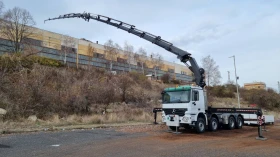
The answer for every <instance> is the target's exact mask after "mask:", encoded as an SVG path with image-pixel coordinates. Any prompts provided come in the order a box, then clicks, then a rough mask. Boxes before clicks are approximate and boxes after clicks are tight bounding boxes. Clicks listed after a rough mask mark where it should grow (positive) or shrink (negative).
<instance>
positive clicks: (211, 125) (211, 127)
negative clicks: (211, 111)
mask: <svg viewBox="0 0 280 157" xmlns="http://www.w3.org/2000/svg"><path fill="white" fill-rule="evenodd" d="M208 125H209V130H210V131H217V130H218V127H219V122H218V119H217V118H215V117H212V118H211V119H210V121H209V124H208Z"/></svg>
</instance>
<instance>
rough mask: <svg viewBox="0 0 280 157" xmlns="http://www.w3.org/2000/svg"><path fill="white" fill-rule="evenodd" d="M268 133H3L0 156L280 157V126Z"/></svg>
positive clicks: (146, 129)
mask: <svg viewBox="0 0 280 157" xmlns="http://www.w3.org/2000/svg"><path fill="white" fill-rule="evenodd" d="M268 129H269V132H264V136H266V137H268V140H267V141H258V140H256V139H255V137H256V135H257V130H256V128H254V127H248V126H247V127H244V128H243V129H238V130H219V131H217V132H206V133H204V134H196V133H195V132H193V131H183V133H181V134H173V133H168V132H167V128H166V127H165V126H162V125H161V126H159V125H157V126H155V125H148V126H135V127H122V128H111V129H109V128H107V129H94V130H74V131H61V132H40V133H29V134H11V135H1V136H0V156H1V157H2V156H3V157H23V156H24V157H25V156H26V157H32V156H34V157H35V156H36V157H41V156H44V157H45V156H52V157H56V156H59V157H61V156H79V157H80V156H81V157H83V156H90V157H92V156H98V157H101V156H114V157H126V156H199V157H202V156H254V157H256V156H262V157H263V156H270V157H271V156H279V154H280V132H279V131H280V128H279V126H277V125H274V126H269V127H268Z"/></svg>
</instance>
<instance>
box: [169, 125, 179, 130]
mask: <svg viewBox="0 0 280 157" xmlns="http://www.w3.org/2000/svg"><path fill="white" fill-rule="evenodd" d="M169 129H171V130H172V131H176V126H169ZM177 130H179V128H178V129H177Z"/></svg>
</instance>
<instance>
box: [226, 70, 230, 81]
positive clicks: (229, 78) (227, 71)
mask: <svg viewBox="0 0 280 157" xmlns="http://www.w3.org/2000/svg"><path fill="white" fill-rule="evenodd" d="M227 72H228V83H230V72H229V71H227Z"/></svg>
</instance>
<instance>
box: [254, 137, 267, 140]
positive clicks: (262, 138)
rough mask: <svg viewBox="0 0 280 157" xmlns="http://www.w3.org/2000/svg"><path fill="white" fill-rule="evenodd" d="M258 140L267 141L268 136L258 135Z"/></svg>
mask: <svg viewBox="0 0 280 157" xmlns="http://www.w3.org/2000/svg"><path fill="white" fill-rule="evenodd" d="M256 140H262V141H265V140H267V138H265V137H256Z"/></svg>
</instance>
